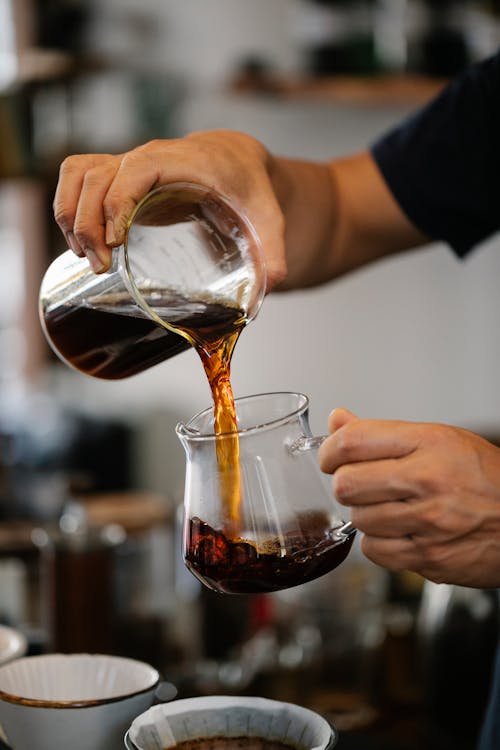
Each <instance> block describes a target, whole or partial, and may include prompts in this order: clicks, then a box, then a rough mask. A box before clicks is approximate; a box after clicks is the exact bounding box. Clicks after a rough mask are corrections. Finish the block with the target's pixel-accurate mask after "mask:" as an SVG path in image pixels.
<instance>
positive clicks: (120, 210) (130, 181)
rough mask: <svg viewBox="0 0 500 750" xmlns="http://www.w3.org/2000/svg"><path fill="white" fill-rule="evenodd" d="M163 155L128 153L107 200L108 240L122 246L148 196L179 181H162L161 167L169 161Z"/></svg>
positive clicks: (139, 151) (138, 150) (104, 206)
mask: <svg viewBox="0 0 500 750" xmlns="http://www.w3.org/2000/svg"><path fill="white" fill-rule="evenodd" d="M165 158H166V155H165V153H164V152H163V153H162V154H161V155H159V156H158V158H157V159H155V158H154V157H153V155H152V153H151V152H150V151H147V150H146V149H144V148H138V149H134V150H133V151H130V152H129V153H128V154H126V155H125V156H124V157H123V159H122V161H121V164H120V167H119V169H118V170H117V172H116V174H115V176H114V178H113V180H112V182H111V183H110V185H109V187H108V190H107V193H106V195H105V197H104V201H103V213H104V221H105V223H106V229H107V239H108V241H110V242H112V243H113V244H121V243H122V242H123V241H124V239H125V233H126V230H127V226H128V222H129V219H130V216H131V215H132V213H133V212H134V210H135V208H136V206H137V204H138V203H139V201H141V200H142V199H143V198H144V196H145V195H147V193H149V192H150V191H151V190H153V189H154V188H155V187H158V186H159V185H160V184H166V183H167V182H169V181H170V182H173V181H175V180H176V179H177V178H175V177H173V178H172V179H170V180H168V179H165V180H160V164H161V162H162V160H165Z"/></svg>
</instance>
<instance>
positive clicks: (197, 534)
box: [176, 393, 355, 594]
mask: <svg viewBox="0 0 500 750" xmlns="http://www.w3.org/2000/svg"><path fill="white" fill-rule="evenodd" d="M235 406H236V414H237V420H238V432H237V433H234V432H231V433H225V434H222V435H215V434H214V433H213V409H212V408H208V409H205V410H204V411H202V412H200V413H199V414H197V415H196V416H194V417H193V418H192V419H191V420H190V421H189V422H188V423H187V424H182V423H179V424H178V425H177V427H176V432H177V435H178V437H179V439H180V441H181V443H182V445H183V447H184V450H185V453H186V483H185V497H184V524H183V555H184V561H185V564H186V566H187V567H188V569H189V570H190V571H191V572H192V573H193V574H194V575H195V576H196V577H197V578H198V579H199V580H200V581H201V582H202V583H204V584H205V585H206V586H208V587H209V588H211V589H213V590H215V591H219V592H221V593H233V594H235V593H256V592H271V591H278V590H280V589H285V588H289V587H291V586H296V585H298V584H301V583H305V582H306V581H310V580H312V579H314V578H318V577H319V576H322V575H324V574H325V573H327V572H329V571H330V570H332V569H333V568H335V567H337V565H339V564H340V563H341V562H342V561H343V560H344V559H345V558H346V556H347V555H348V553H349V550H350V548H351V545H352V542H353V539H354V534H355V529H354V528H353V526H352V524H351V523H350V521H346V520H345V519H344V518H343V517H342V512H343V511H342V509H341V507H340V505H338V503H337V502H336V500H335V499H334V498H333V496H332V494H331V490H330V488H329V484H328V479H327V477H326V476H325V475H324V474H323V473H322V472H321V471H320V469H319V466H318V461H317V455H316V453H317V448H318V447H319V445H320V444H321V442H322V441H323V440H324V438H323V437H314V436H313V435H312V434H311V430H310V427H309V421H308V408H309V400H308V398H307V396H305V395H303V394H300V393H266V394H260V395H255V396H248V397H245V398H240V399H236V401H235ZM221 444H222V446H223V448H225V450H226V453H231V452H234V451H236V452H237V460H236V461H234V462H232V463H230V465H229V472H230V473H229V477H228V476H221V475H222V474H223V473H224V472H222V471H221V463H220V455H221ZM227 468H228V467H227V466H226V467H225V471H226V472H227ZM228 481H229V482H232V483H233V485H234V487H233V489H235V492H236V494H237V496H238V500H239V503H238V508H237V513H236V514H234V513H229V512H228V508H227V506H226V504H225V503H224V502H222V497H223V494H224V493H223V490H226V489H227V482H228ZM223 484H224V485H225V486H223Z"/></svg>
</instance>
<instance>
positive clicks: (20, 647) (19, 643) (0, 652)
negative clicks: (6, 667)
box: [0, 625, 28, 664]
mask: <svg viewBox="0 0 500 750" xmlns="http://www.w3.org/2000/svg"><path fill="white" fill-rule="evenodd" d="M27 648H28V644H27V641H26V638H25V636H24V635H23V634H22V633H20V632H19V631H18V630H14V628H8V627H7V626H6V625H0V664H6V663H7V662H8V661H12V660H13V659H17V658H19V657H20V656H24V654H25V653H26V651H27Z"/></svg>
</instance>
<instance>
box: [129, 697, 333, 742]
mask: <svg viewBox="0 0 500 750" xmlns="http://www.w3.org/2000/svg"><path fill="white" fill-rule="evenodd" d="M210 737H259V738H266V739H269V740H274V741H277V742H281V743H283V744H285V745H290V746H291V747H292V748H296V750H329V749H330V748H332V747H333V746H334V745H335V744H336V742H337V739H338V735H337V732H336V730H335V729H334V728H333V727H332V726H331V725H330V724H329V723H328V722H327V721H326V719H324V718H323V717H322V716H320V715H319V714H317V713H315V712H314V711H311V710H310V709H308V708H303V707H302V706H297V705H295V704H293V703H283V702H281V701H275V700H270V699H267V698H257V697H252V696H245V697H238V696H225V695H211V696H205V697H200V698H185V699H183V700H176V701H172V702H171V703H166V704H160V705H157V706H153V707H152V708H150V709H149V710H147V711H145V712H144V713H143V714H141V715H140V716H138V717H137V718H136V719H134V721H133V722H132V725H131V726H130V729H129V731H128V732H127V735H126V738H125V747H127V748H128V749H130V748H134V747H135V748H136V749H137V750H159V748H171V747H175V745H176V744H178V743H180V742H185V741H186V740H193V739H199V738H205V739H206V738H210Z"/></svg>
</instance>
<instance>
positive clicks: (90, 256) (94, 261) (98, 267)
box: [85, 249, 106, 273]
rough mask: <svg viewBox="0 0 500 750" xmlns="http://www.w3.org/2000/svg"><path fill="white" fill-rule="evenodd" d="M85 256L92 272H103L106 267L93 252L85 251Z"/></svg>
mask: <svg viewBox="0 0 500 750" xmlns="http://www.w3.org/2000/svg"><path fill="white" fill-rule="evenodd" d="M85 255H86V256H87V260H88V262H89V263H90V265H91V266H92V270H93V271H95V273H99V271H104V269H105V268H106V266H105V265H104V263H103V262H102V260H101V259H100V258H99V257H98V255H97V254H96V253H95V252H94V251H93V250H88V249H86V250H85Z"/></svg>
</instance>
